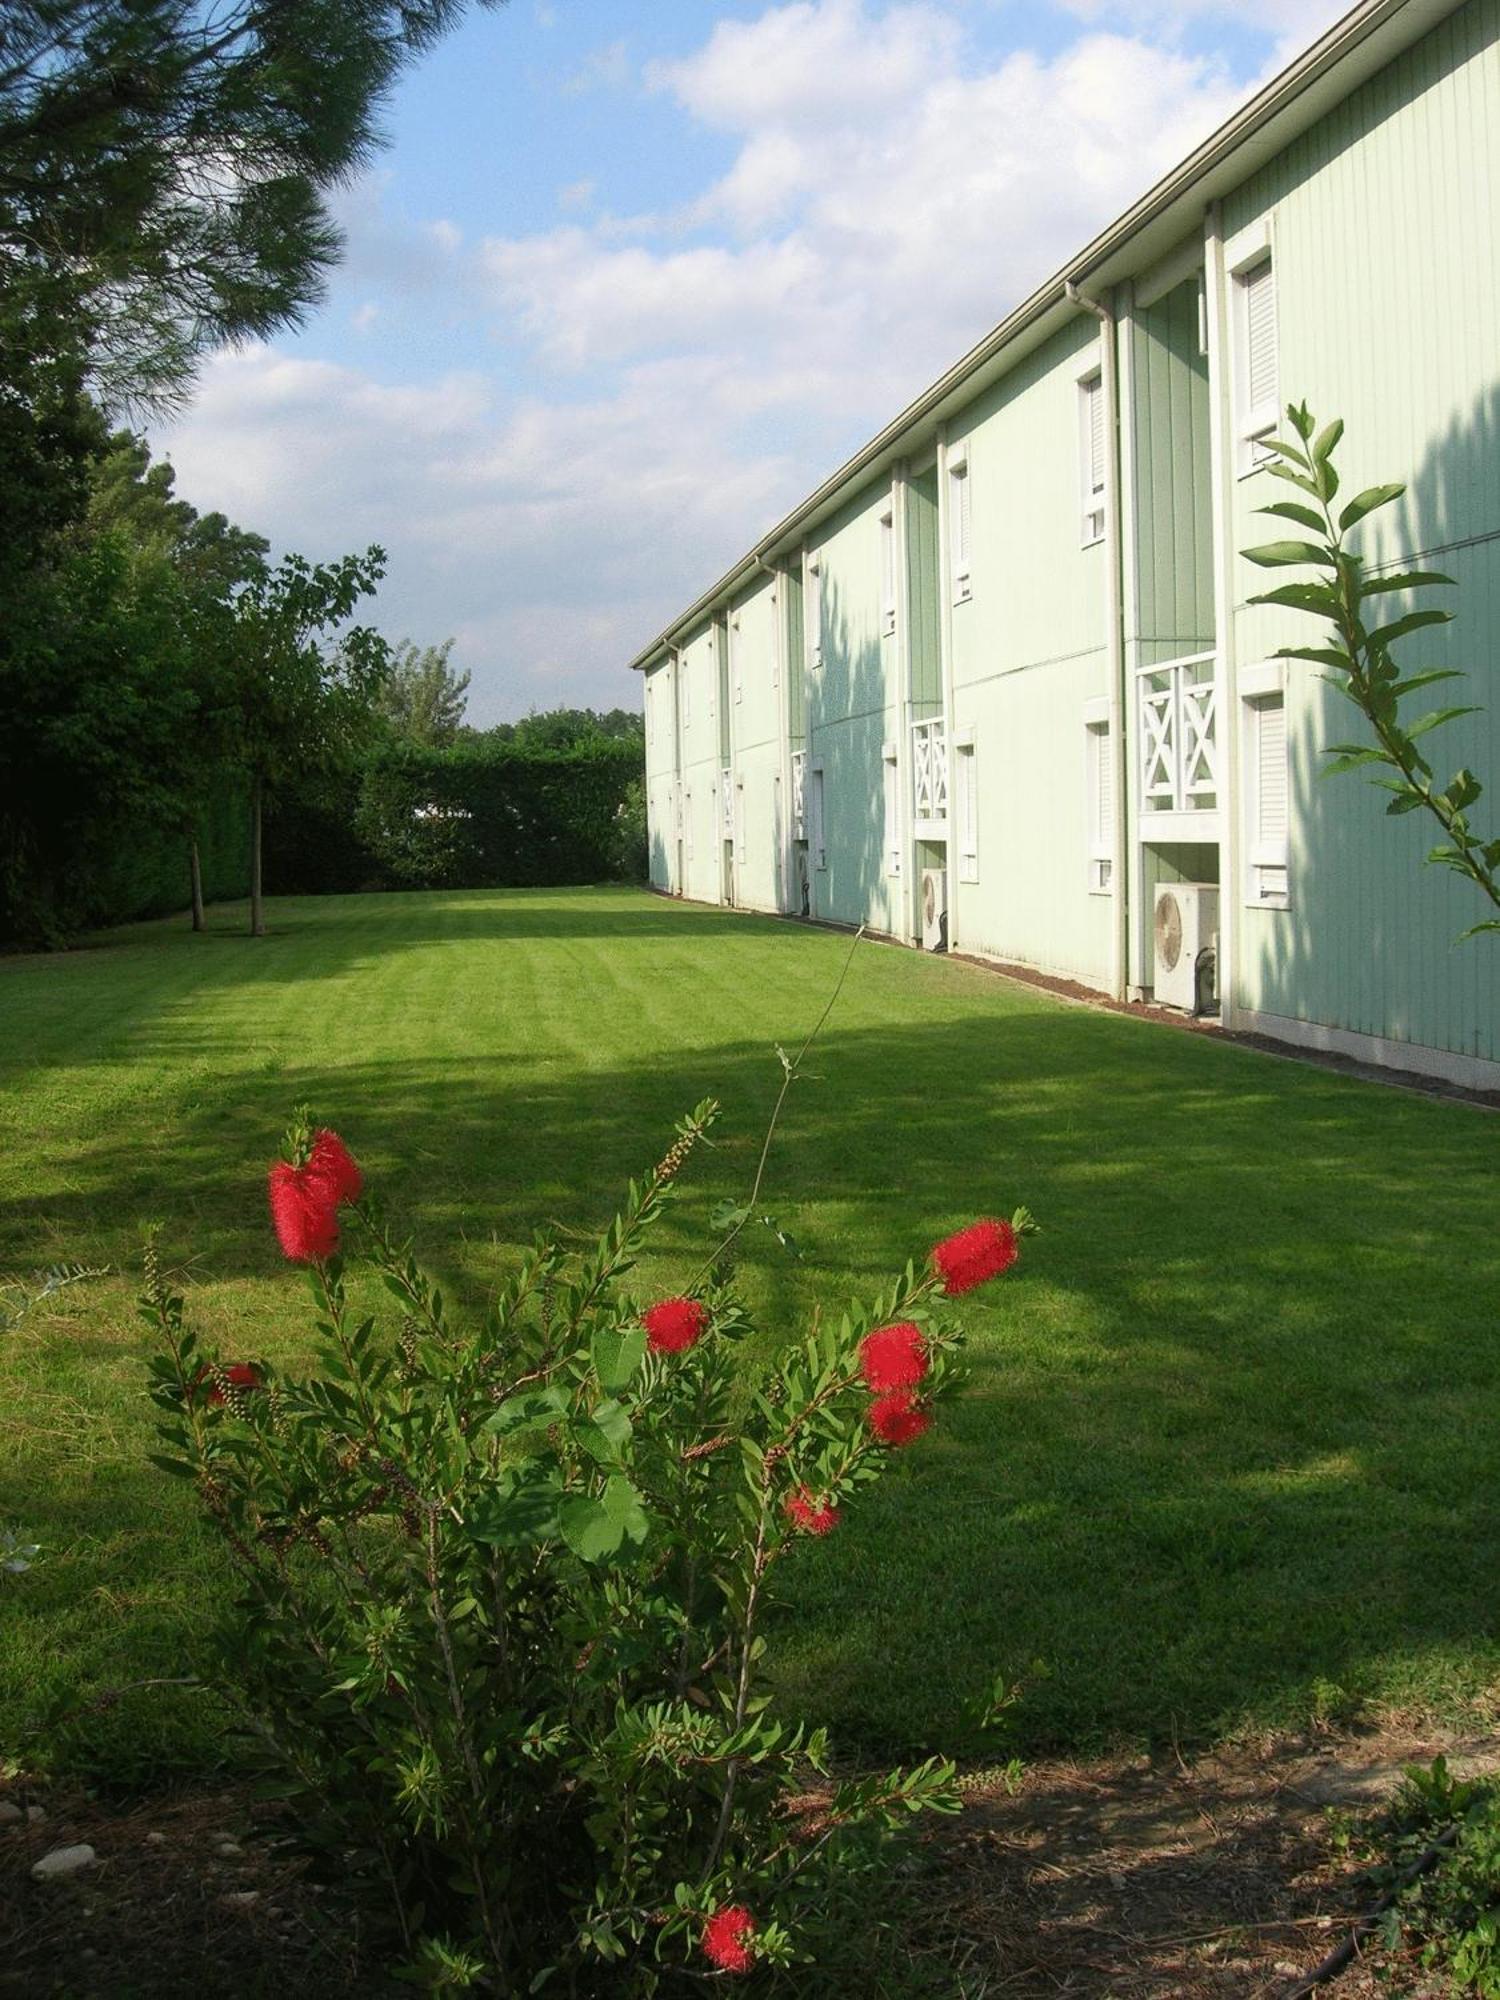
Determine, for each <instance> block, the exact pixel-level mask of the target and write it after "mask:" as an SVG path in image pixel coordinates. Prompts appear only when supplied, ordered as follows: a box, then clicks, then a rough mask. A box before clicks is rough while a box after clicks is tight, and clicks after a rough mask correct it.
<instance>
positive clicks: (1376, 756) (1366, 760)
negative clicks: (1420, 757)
mask: <svg viewBox="0 0 1500 2000" xmlns="http://www.w3.org/2000/svg"><path fill="white" fill-rule="evenodd" d="M1323 755H1324V756H1325V757H1331V758H1332V759H1333V761H1332V763H1330V764H1325V765H1324V766H1323V769H1322V772H1321V774H1320V775H1321V776H1323V777H1325V778H1331V777H1334V776H1335V775H1336V774H1337V773H1338V772H1340V771H1357V770H1358V769H1359V767H1360V765H1362V764H1389V762H1390V761H1391V760H1390V758H1389V757H1388V756H1387V755H1386V753H1385V751H1384V750H1370V749H1365V748H1363V747H1361V746H1359V745H1356V744H1352V743H1330V744H1329V746H1328V748H1327V749H1326V750H1325V751H1324V752H1323Z"/></svg>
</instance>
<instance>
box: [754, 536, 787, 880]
mask: <svg viewBox="0 0 1500 2000" xmlns="http://www.w3.org/2000/svg"><path fill="white" fill-rule="evenodd" d="M755 566H756V568H757V569H759V570H764V572H765V574H766V575H767V576H768V577H769V578H770V579H771V609H772V610H773V612H774V613H775V617H774V618H773V620H772V631H773V633H774V635H775V648H776V686H777V702H776V771H777V783H778V785H779V786H780V792H781V796H780V801H779V811H780V815H781V825H780V833H781V843H780V853H779V854H778V856H777V861H776V865H777V870H778V873H779V880H778V881H777V884H776V901H777V907H778V908H779V909H780V911H781V913H782V915H783V916H785V915H787V914H788V913H789V912H790V910H791V901H792V880H793V876H794V874H795V866H794V863H795V858H796V857H795V846H794V842H793V837H792V836H793V833H794V831H795V828H794V827H793V824H792V686H791V662H790V660H789V659H788V657H787V643H786V611H787V607H786V599H787V592H786V588H785V584H786V577H785V574H784V572H783V571H781V570H779V569H778V568H777V567H776V565H775V564H774V563H768V562H767V561H766V559H765V557H764V556H757V557H756V558H755Z"/></svg>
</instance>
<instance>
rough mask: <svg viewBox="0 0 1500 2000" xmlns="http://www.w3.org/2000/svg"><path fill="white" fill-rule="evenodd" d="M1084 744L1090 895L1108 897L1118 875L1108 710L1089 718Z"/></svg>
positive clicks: (1112, 756)
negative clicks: (1100, 715) (1116, 869)
mask: <svg viewBox="0 0 1500 2000" xmlns="http://www.w3.org/2000/svg"><path fill="white" fill-rule="evenodd" d="M1100 705H1101V706H1105V704H1104V703H1102V702H1101V704H1100ZM1084 744H1085V747H1086V751H1087V757H1088V764H1087V770H1086V772H1085V785H1086V790H1087V795H1088V811H1089V894H1090V895H1091V896H1107V895H1109V894H1110V893H1111V888H1112V885H1113V880H1114V872H1115V759H1114V745H1113V743H1112V742H1111V741H1110V734H1109V717H1108V710H1107V707H1106V712H1105V714H1104V715H1103V716H1102V717H1096V716H1093V715H1091V716H1090V717H1089V720H1088V722H1087V724H1086V726H1085V729H1084Z"/></svg>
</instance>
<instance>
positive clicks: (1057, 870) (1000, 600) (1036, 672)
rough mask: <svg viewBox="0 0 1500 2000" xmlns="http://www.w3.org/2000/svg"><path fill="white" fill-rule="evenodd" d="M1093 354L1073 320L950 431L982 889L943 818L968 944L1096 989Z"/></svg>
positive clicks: (1099, 947) (955, 631) (1105, 972)
mask: <svg viewBox="0 0 1500 2000" xmlns="http://www.w3.org/2000/svg"><path fill="white" fill-rule="evenodd" d="M1098 351H1099V327H1098V323H1097V321H1095V320H1094V319H1093V318H1092V317H1091V316H1090V315H1089V314H1087V313H1079V315H1078V316H1077V318H1076V319H1075V320H1074V321H1072V322H1071V323H1070V324H1069V325H1068V326H1066V327H1064V328H1063V329H1062V330H1061V331H1060V332H1059V333H1057V334H1055V335H1053V337H1052V338H1051V339H1050V340H1048V341H1046V342H1045V343H1043V345H1042V346H1040V347H1038V348H1037V349H1036V350H1035V351H1034V352H1033V353H1031V354H1029V355H1028V356H1027V357H1026V358H1025V359H1024V360H1023V361H1021V362H1020V363H1019V364H1018V365H1017V366H1016V367H1015V368H1014V369H1013V370H1012V371H1011V373H1010V374H1009V375H1007V376H1006V377H1005V378H1004V379H1003V380H1002V381H1000V382H999V383H997V384H996V385H995V387H994V388H993V389H990V390H987V391H986V392H985V393H984V395H982V396H980V397H978V398H976V400H975V402H974V403H973V404H971V405H970V407H969V408H968V409H967V410H966V411H964V413H963V415H962V417H961V418H960V419H959V420H957V421H956V422H955V423H954V424H953V425H952V426H950V441H951V442H954V443H956V442H958V441H959V439H960V438H962V439H963V440H965V441H966V443H967V446H968V464H969V473H968V476H969V480H970V482H971V485H972V487H973V499H972V525H973V548H972V557H973V572H972V595H971V597H970V599H969V601H968V602H967V603H965V604H956V605H954V606H953V607H952V609H951V611H950V612H949V631H950V643H951V646H952V653H953V714H952V722H953V725H954V728H955V729H956V730H957V731H958V732H959V733H960V734H963V733H967V732H970V731H972V732H973V736H974V773H975V780H976V785H977V790H978V808H979V879H978V881H977V882H972V883H971V882H962V881H960V880H959V879H958V848H957V832H958V828H957V821H956V814H955V813H954V812H953V811H952V810H951V809H950V818H949V832H950V838H949V842H948V854H949V860H948V907H949V910H950V912H952V913H953V914H952V922H951V924H950V930H951V934H952V935H953V936H954V938H955V939H956V941H957V942H958V944H959V946H960V948H961V949H963V950H965V951H974V952H983V953H985V954H988V955H990V956H993V957H996V958H1001V959H1008V960H1013V961H1015V962H1016V963H1019V964H1026V965H1035V966H1039V967H1041V968H1043V969H1045V970H1046V971H1049V972H1059V973H1066V974H1068V975H1069V976H1071V977H1074V978H1078V979H1081V980H1085V981H1087V982H1089V983H1091V984H1093V985H1096V986H1098V985H1103V984H1105V983H1106V982H1107V980H1108V978H1109V952H1110V914H1111V909H1112V899H1111V898H1110V897H1109V896H1096V895H1092V894H1090V892H1089V886H1088V829H1087V815H1086V811H1085V789H1084V767H1085V753H1086V749H1087V743H1086V737H1085V705H1086V703H1087V702H1089V701H1090V700H1092V699H1094V698H1097V697H1098V696H1100V695H1103V694H1105V693H1107V691H1108V685H1109V682H1108V660H1107V654H1106V651H1105V646H1106V631H1105V625H1106V619H1107V607H1108V572H1107V569H1106V563H1107V560H1108V551H1107V548H1106V547H1105V545H1103V544H1099V543H1095V544H1093V545H1091V546H1089V547H1084V546H1083V505H1082V501H1083V495H1082V469H1081V468H1082V456H1081V441H1080V438H1079V394H1078V384H1079V381H1080V379H1081V378H1082V377H1083V376H1084V375H1085V374H1086V373H1087V372H1088V370H1089V368H1090V366H1091V365H1093V364H1096V362H1097V357H1098ZM943 588H944V591H945V592H946V591H947V588H948V584H947V566H946V564H945V565H944V570H943Z"/></svg>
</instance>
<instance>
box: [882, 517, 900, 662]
mask: <svg viewBox="0 0 1500 2000" xmlns="http://www.w3.org/2000/svg"><path fill="white" fill-rule="evenodd" d="M880 629H881V631H882V632H884V633H886V634H887V635H889V634H890V633H892V632H894V631H895V629H896V506H895V502H894V501H891V502H890V503H888V505H887V507H886V510H885V512H884V513H883V514H882V515H881V517H880Z"/></svg>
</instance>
